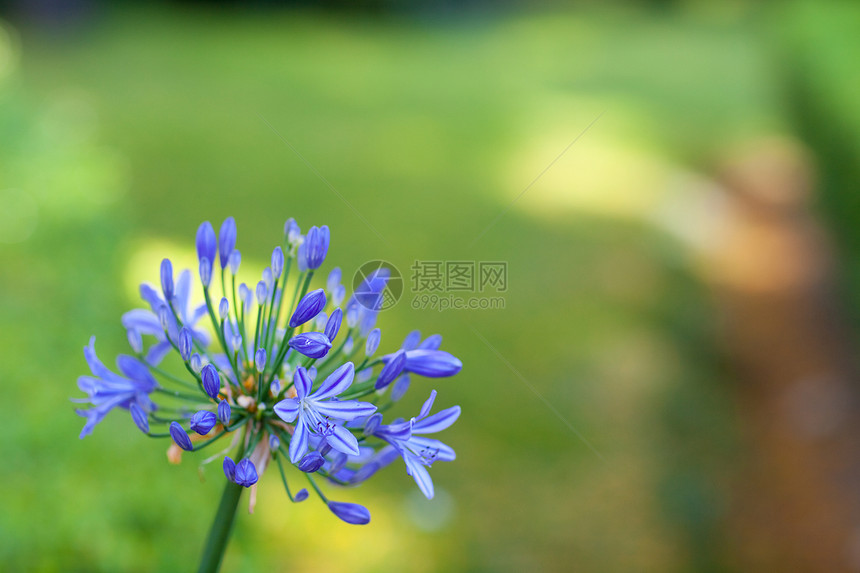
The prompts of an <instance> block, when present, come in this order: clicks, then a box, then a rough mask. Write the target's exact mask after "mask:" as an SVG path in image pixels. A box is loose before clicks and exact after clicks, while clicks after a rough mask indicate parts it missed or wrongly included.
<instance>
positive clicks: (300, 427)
mask: <svg viewBox="0 0 860 573" xmlns="http://www.w3.org/2000/svg"><path fill="white" fill-rule="evenodd" d="M308 433H309V432H308V427H307V425H306V424H305V419H304V417H301V416H300V417H299V421H298V422H297V423H296V429H295V431H293V437H292V438H290V462H292V463H294V464H297V463H298V462H299V460H300V459H302V456H304V455H305V454H306V453H307V451H308Z"/></svg>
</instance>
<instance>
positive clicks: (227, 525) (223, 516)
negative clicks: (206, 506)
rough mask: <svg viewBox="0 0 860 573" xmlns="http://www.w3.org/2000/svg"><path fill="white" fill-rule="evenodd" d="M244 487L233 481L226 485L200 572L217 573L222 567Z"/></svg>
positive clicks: (207, 540) (210, 532)
mask: <svg viewBox="0 0 860 573" xmlns="http://www.w3.org/2000/svg"><path fill="white" fill-rule="evenodd" d="M242 489H244V488H243V487H242V486H241V485H239V484H236V483H233V482H231V481H228V482H227V485H225V486H224V493H223V494H221V503H220V504H218V512H217V513H216V514H215V519H214V520H213V521H212V527H211V528H210V529H209V537H208V538H207V539H206V547H205V548H204V549H203V557H202V558H201V559H200V568H199V569H198V570H197V571H198V573H217V571H218V570H219V569H220V568H221V560H222V559H223V558H224V551H225V550H226V549H227V542H228V541H229V540H230V531H231V530H232V528H233V520H234V519H235V517H236V509H237V507H238V506H239V498H240V497H242Z"/></svg>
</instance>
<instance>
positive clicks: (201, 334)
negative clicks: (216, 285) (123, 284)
mask: <svg viewBox="0 0 860 573" xmlns="http://www.w3.org/2000/svg"><path fill="white" fill-rule="evenodd" d="M140 296H141V298H142V299H143V300H145V301H146V302H147V303H149V307H150V310H146V309H143V308H137V309H134V310H130V311H128V312H126V313H125V314H123V315H122V325H123V326H124V327H125V328H126V329H128V330H135V331H137V332H139V333H140V334H148V335H150V336H154V337H155V338H156V339H157V340H158V343H157V344H155V345H154V346H152V347H151V348H150V349H149V352H148V353H147V355H146V361H147V362H148V363H149V364H153V365H157V364H159V363H160V362H161V360H162V359H163V358H164V356H165V355H166V354H167V353H168V352H170V349H171V348H172V345H171V344H170V341H173V343H174V344H177V345H178V344H179V326H178V325H177V323H176V319H175V318H174V317H173V313H171V312H167V323H168V324H167V334H165V332H164V329H163V328H162V327H161V321H160V320H159V318H158V313H159V312H160V311H161V309H163V308H166V307H167V302H166V301H165V300H164V299H163V298H161V295H159V294H158V292H156V290H155V289H154V288H152V287H151V286H149V285H148V284H142V285H140ZM190 302H191V272H190V271H188V270H185V271H182V272H181V273H180V274H179V278H178V279H177V281H176V285H175V288H174V291H173V301H172V304H173V309H174V310H175V311H176V314H177V315H178V316H179V320H181V321H182V324H183V326H185V327H187V328H188V329H189V330H190V331H191V336H192V338H193V339H194V340H195V341H197V342H198V343H199V344H200V345H201V346H208V344H209V334H207V333H206V331H204V330H200V329H198V328H195V325H196V324H197V322H198V321H199V320H200V319H201V318H202V317H203V316H205V315H206V305H201V306H198V307H197V308H194V309H192V308H191V304H190ZM168 337H170V338H169V340H168Z"/></svg>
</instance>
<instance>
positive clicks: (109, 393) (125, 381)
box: [76, 336, 158, 438]
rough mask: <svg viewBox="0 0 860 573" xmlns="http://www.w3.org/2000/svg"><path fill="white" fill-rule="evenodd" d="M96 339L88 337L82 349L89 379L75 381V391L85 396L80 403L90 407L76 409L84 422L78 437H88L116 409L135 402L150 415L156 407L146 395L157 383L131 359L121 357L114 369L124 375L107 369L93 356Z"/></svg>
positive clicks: (146, 370) (134, 359)
mask: <svg viewBox="0 0 860 573" xmlns="http://www.w3.org/2000/svg"><path fill="white" fill-rule="evenodd" d="M95 344H96V337H95V336H93V337H92V338H90V344H89V346H86V347H84V358H86V361H87V364H88V365H89V367H90V370H91V371H92V373H93V375H92V376H81V377H79V378H78V388H80V389H81V391H82V392H85V393H86V394H87V396H88V398H87V399H85V400H80V401H81V402H89V403H90V404H92V407H91V408H88V409H79V410H76V412H77V413H78V415H80V416H83V417H84V418H86V419H87V422H86V424H84V429H83V430H81V435H80V437H81V438H83V437H84V436H87V435H89V434H90V433H91V432H92V431H93V428H95V426H96V424H98V423H99V422H101V421H102V420H103V419H104V417H105V416H106V415H107V413H108V412H110V411H111V410H113V409H114V408H116V407H120V408H125V409H128V408H129V407H130V406H131V405H132V404H133V403H136V404H137V405H138V406H140V408H141V409H142V410H143V411H144V412H151V411H153V410H154V409H155V404H154V403H153V402H152V400H151V399H150V397H149V395H150V394H151V393H152V392H153V391H154V390H155V389H156V388H158V383H157V382H156V381H155V378H153V377H152V374H150V373H149V370H148V369H147V368H146V366H145V365H144V364H142V363H141V362H140V360H138V359H137V358H134V357H133V356H126V355H120V356H119V357H118V358H117V367H118V368H119V370H120V371H121V372H122V373H123V374H125V376H120V375H119V374H116V373H114V372H112V371H111V370H110V369H108V368H107V367H106V366H105V365H104V364H102V362H101V361H100V360H99V359H98V357H97V356H96V348H95Z"/></svg>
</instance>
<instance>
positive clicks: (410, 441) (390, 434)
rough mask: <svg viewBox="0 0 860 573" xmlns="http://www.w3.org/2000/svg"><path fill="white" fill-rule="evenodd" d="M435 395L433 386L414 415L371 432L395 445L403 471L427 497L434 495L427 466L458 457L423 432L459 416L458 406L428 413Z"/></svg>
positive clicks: (444, 425)
mask: <svg viewBox="0 0 860 573" xmlns="http://www.w3.org/2000/svg"><path fill="white" fill-rule="evenodd" d="M435 399H436V390H433V391H432V392H431V393H430V398H428V399H427V401H426V402H424V406H423V407H422V408H421V412H420V413H419V414H418V416H417V417H415V418H412V420H410V421H409V422H401V423H397V424H391V425H388V426H378V427H377V428H376V430H374V432H373V435H375V436H377V437H379V438H382V439H383V440H385V441H386V442H388V443H389V444H391V445H392V446H394V448H395V449H396V450H397V452H398V453H399V454H400V455H401V456H402V457H403V461H404V462H405V463H406V473H407V474H409V475H411V476H412V478H413V479H414V480H415V483H417V484H418V488H419V489H420V490H421V493H423V494H424V495H425V496H426V497H427V499H433V480H432V479H430V473H429V472H428V471H427V468H428V467H430V466H431V465H432V464H433V462H435V461H443V462H450V461H453V460H454V459H455V458H456V457H457V456H456V454H455V453H454V450H453V449H452V448H451V447H450V446H448V445H447V444H444V443H442V442H440V441H439V440H436V439H433V438H426V437H424V436H423V435H422V434H434V433H436V432H441V431H442V430H444V429H446V428H448V427H449V426H450V425H451V424H453V423H454V422H455V421H457V418H458V417H459V416H460V406H452V407H451V408H447V409H445V410H442V411H441V412H437V413H435V414H433V415H432V416H429V417H428V414H429V413H430V408H432V407H433V401H434V400H435Z"/></svg>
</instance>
